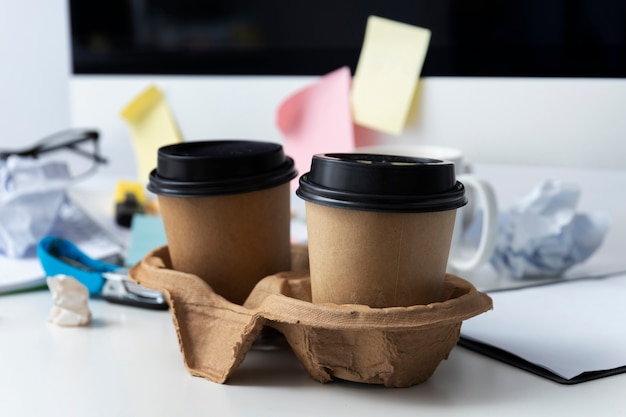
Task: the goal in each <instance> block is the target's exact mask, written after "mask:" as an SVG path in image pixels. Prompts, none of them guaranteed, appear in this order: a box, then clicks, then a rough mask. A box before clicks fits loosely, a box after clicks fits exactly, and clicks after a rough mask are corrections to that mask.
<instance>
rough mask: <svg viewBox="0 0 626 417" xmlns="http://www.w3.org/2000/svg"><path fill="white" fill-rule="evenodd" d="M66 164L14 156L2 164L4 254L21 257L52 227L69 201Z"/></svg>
mask: <svg viewBox="0 0 626 417" xmlns="http://www.w3.org/2000/svg"><path fill="white" fill-rule="evenodd" d="M69 183H70V174H69V171H68V168H67V166H66V164H65V163H62V162H53V161H50V162H40V161H39V160H37V159H32V158H21V157H18V156H15V155H12V156H10V157H9V158H8V159H7V161H6V162H4V163H2V164H0V253H1V254H3V255H5V256H7V257H10V258H21V257H24V256H25V255H26V254H27V251H28V250H29V249H31V248H34V246H35V245H36V244H37V242H38V241H39V239H41V238H42V237H43V236H44V235H45V234H46V233H48V231H49V230H50V229H51V228H52V226H53V224H54V222H55V220H56V219H57V215H58V212H59V209H60V207H61V205H62V204H63V202H64V201H65V198H66V195H65V191H66V189H67V186H68V185H69Z"/></svg>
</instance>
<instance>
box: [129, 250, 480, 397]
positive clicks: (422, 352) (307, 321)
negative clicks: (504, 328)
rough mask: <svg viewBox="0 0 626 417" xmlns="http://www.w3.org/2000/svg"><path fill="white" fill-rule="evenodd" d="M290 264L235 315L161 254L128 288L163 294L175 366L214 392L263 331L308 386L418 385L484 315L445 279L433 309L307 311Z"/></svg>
mask: <svg viewBox="0 0 626 417" xmlns="http://www.w3.org/2000/svg"><path fill="white" fill-rule="evenodd" d="M292 254H293V256H292V271H287V272H281V273H278V274H275V275H272V276H268V277H266V278H264V279H262V280H261V281H260V282H259V283H258V284H257V286H256V287H255V288H254V290H253V291H252V293H251V294H250V296H249V297H248V299H247V300H246V302H245V303H244V304H243V305H238V304H234V303H231V302H230V301H228V300H226V299H225V298H224V297H222V296H220V295H219V294H216V293H215V292H214V291H213V290H212V289H211V287H210V286H209V285H208V284H207V283H205V282H204V281H203V280H202V279H201V278H200V277H198V276H195V275H192V274H187V273H183V272H178V271H175V270H173V269H171V262H170V258H169V252H168V248H167V246H163V247H160V248H157V249H155V250H153V251H152V252H151V253H149V254H148V255H147V256H146V257H145V258H144V259H143V260H142V261H141V262H139V263H138V264H137V265H135V266H134V267H133V269H132V271H131V278H132V279H133V280H134V281H135V282H137V283H139V284H141V285H144V286H146V287H149V288H154V289H157V290H160V291H162V292H163V293H164V294H165V296H166V298H167V300H168V302H169V306H170V313H171V314H172V319H173V322H174V326H175V328H176V332H177V335H178V341H179V344H180V348H181V352H182V355H183V361H184V363H185V366H186V367H187V369H188V371H189V372H190V373H191V374H192V375H194V376H199V377H203V378H206V379H208V380H210V381H213V382H217V383H224V382H226V381H227V380H228V378H229V377H230V376H231V375H232V374H233V372H234V371H235V370H236V369H237V367H238V366H239V365H240V364H241V362H242V361H243V360H244V357H245V355H246V353H247V352H248V351H249V350H250V348H251V347H252V345H253V343H254V341H255V339H257V337H258V336H259V335H260V334H261V331H262V330H263V328H264V327H266V326H267V327H270V328H273V329H275V330H277V331H278V332H280V333H281V334H282V335H283V336H284V337H285V339H286V341H287V343H288V344H289V346H290V347H291V349H292V350H293V352H294V354H295V355H296V357H297V358H298V360H299V361H300V362H301V363H302V364H303V365H304V367H305V369H306V371H307V372H308V373H309V375H310V376H311V377H312V378H313V379H315V380H316V381H319V382H322V383H325V382H329V381H331V380H333V379H335V378H339V379H344V380H349V381H354V382H362V383H369V384H383V385H385V386H390V387H406V386H410V385H415V384H419V383H421V382H424V381H426V380H427V379H428V378H430V376H431V375H432V374H433V373H434V371H435V369H436V368H437V366H438V365H439V363H440V362H441V361H442V360H443V359H446V358H447V357H448V354H449V353H450V351H451V350H452V348H453V347H454V346H455V345H456V343H457V341H458V340H459V336H460V330H461V324H462V322H463V320H466V319H469V318H471V317H473V316H476V315H479V314H481V313H483V312H485V311H487V310H490V309H491V308H492V301H491V298H489V296H487V295H486V294H484V293H482V292H479V291H477V290H476V288H474V286H473V285H472V284H470V283H469V282H467V281H465V280H463V279H461V278H459V277H457V276H454V275H451V274H448V275H446V277H445V283H444V291H443V296H442V301H441V302H437V303H432V304H428V305H416V306H411V307H390V308H370V307H368V306H363V305H347V304H346V305H336V304H323V305H317V304H312V303H311V301H310V300H311V286H310V279H309V273H308V261H307V259H308V257H307V253H306V247H302V246H298V245H296V246H294V247H293V249H292Z"/></svg>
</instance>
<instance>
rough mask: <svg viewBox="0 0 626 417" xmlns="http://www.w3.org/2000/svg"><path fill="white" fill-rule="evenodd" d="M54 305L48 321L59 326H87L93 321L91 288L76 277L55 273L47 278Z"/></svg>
mask: <svg viewBox="0 0 626 417" xmlns="http://www.w3.org/2000/svg"><path fill="white" fill-rule="evenodd" d="M46 283H47V284H48V288H50V292H52V301H53V302H54V306H53V307H52V311H51V312H50V315H49V316H48V322H50V323H52V324H56V325H59V326H87V325H88V324H89V323H91V311H89V290H88V289H87V287H86V286H85V285H84V284H82V283H81V282H80V281H78V280H77V279H76V278H74V277H71V276H69V275H55V276H53V277H48V278H47V279H46Z"/></svg>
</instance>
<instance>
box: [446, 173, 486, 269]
mask: <svg viewBox="0 0 626 417" xmlns="http://www.w3.org/2000/svg"><path fill="white" fill-rule="evenodd" d="M457 180H458V181H460V182H461V183H463V185H465V186H469V187H471V188H473V189H474V190H475V195H476V198H477V200H478V202H479V203H480V206H481V207H482V209H483V214H482V215H483V222H482V229H481V234H480V243H479V244H478V249H476V252H475V253H474V254H473V255H472V256H471V257H469V258H461V257H452V254H450V255H451V256H450V259H449V260H448V265H449V266H450V267H451V268H452V269H453V270H454V271H459V272H470V271H474V270H476V269H478V268H479V267H481V266H482V265H484V264H485V263H486V262H488V261H489V259H490V258H491V256H492V255H493V252H494V250H495V247H496V239H497V237H498V204H497V201H496V194H495V192H494V190H493V187H492V186H491V185H490V184H489V183H488V182H487V181H485V180H483V179H481V178H478V177H476V176H475V175H472V174H461V175H458V176H457ZM457 224H459V223H457ZM459 232H461V231H459Z"/></svg>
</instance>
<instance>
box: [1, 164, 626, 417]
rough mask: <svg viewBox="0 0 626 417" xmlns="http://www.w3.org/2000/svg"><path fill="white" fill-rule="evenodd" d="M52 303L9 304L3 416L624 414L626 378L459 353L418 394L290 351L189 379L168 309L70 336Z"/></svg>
mask: <svg viewBox="0 0 626 417" xmlns="http://www.w3.org/2000/svg"><path fill="white" fill-rule="evenodd" d="M478 172H484V173H485V175H486V176H488V174H490V173H491V174H493V173H494V172H495V171H492V170H491V168H487V169H485V170H478ZM498 172H501V171H498ZM546 172H547V171H541V170H539V171H533V174H532V175H530V174H529V175H528V176H526V175H524V176H523V180H522V181H521V182H519V183H516V184H518V185H520V184H521V185H523V184H524V183H525V182H528V184H529V186H533V185H534V183H535V176H536V177H537V178H540V177H542V176H543V175H544V174H546ZM616 175H617V177H619V178H618V179H619V181H618V183H619V182H621V183H622V184H623V183H624V180H625V179H626V172H618V173H616ZM496 177H497V178H498V180H494V186H496V188H498V187H499V184H500V183H502V181H504V179H506V178H507V175H504V176H502V175H500V174H499V175H498V176H496ZM496 177H494V178H496ZM585 178H588V180H589V181H592V183H593V184H594V185H595V186H596V188H597V187H598V184H597V183H596V182H594V181H595V180H594V178H593V175H592V176H591V178H590V177H589V176H585ZM589 178H590V179H589ZM596 179H597V178H596ZM585 181H587V180H585ZM511 191H512V190H511ZM523 191H527V190H523ZM613 191H616V190H615V189H613ZM624 199H626V196H620V197H619V200H618V201H617V202H618V203H620V204H621V203H623V202H624ZM612 201H613V202H615V201H616V200H612ZM584 204H585V206H589V207H592V206H593V201H590V202H587V200H586V199H585V203H584ZM620 207H623V208H624V207H626V204H623V205H621V206H620ZM621 210H623V209H621ZM620 227H621V226H620ZM618 230H619V231H620V233H621V232H622V231H624V229H618ZM621 236H626V234H622V235H621ZM609 237H610V236H609ZM610 238H611V239H616V238H613V237H610ZM622 241H623V239H622ZM3 273H8V271H3ZM51 306H52V301H51V297H50V294H49V293H48V292H47V291H45V290H42V291H34V292H27V293H22V294H14V295H4V296H0V415H2V416H106V417H111V416H150V417H153V416H154V417H156V416H172V415H173V416H195V415H219V416H265V415H267V416H282V415H285V416H287V415H289V416H296V415H307V416H308V415H311V416H312V415H378V416H380V415H393V416H404V415H406V416H416V415H425V416H463V417H467V416H474V415H476V416H483V417H486V416H529V415H535V416H547V415H550V416H552V415H567V416H583V415H585V416H586V415H598V416H606V415H611V416H616V415H624V416H626V401H624V399H623V395H624V392H626V374H621V375H616V376H611V377H607V378H603V379H599V380H595V381H590V382H585V383H582V384H578V385H570V386H567V385H560V384H557V383H554V382H551V381H549V380H547V379H543V378H541V377H538V376H535V375H533V374H530V373H528V372H525V371H521V370H519V369H517V368H514V367H512V366H509V365H506V364H503V363H500V362H497V361H495V360H492V359H489V358H487V357H484V356H481V355H479V354H477V353H474V352H472V351H469V350H466V349H464V348H461V347H455V348H454V349H453V350H452V352H451V354H450V357H449V359H448V360H445V361H443V362H442V363H441V364H440V366H439V367H438V368H437V370H436V371H435V374H434V375H433V376H432V377H431V378H430V379H429V380H428V381H426V382H425V383H423V384H420V385H417V386H413V387H409V388H384V387H381V386H371V385H365V384H356V383H349V382H342V381H336V382H331V383H328V384H320V383H318V382H316V381H314V380H312V379H311V378H310V377H309V375H308V374H307V373H306V372H305V371H304V369H303V367H302V366H301V364H300V363H299V362H298V360H297V359H296V358H295V356H294V355H293V354H292V353H291V351H290V350H289V349H288V348H282V349H277V350H261V349H253V350H251V351H250V352H249V353H248V355H247V356H246V359H245V360H244V362H243V363H242V364H241V366H240V367H239V368H238V369H237V371H236V372H235V374H234V375H233V376H232V378H231V379H230V380H229V381H228V383H227V384H223V385H220V384H215V383H213V382H210V381H208V380H205V379H202V378H199V377H193V376H191V375H190V374H189V373H188V372H187V370H186V368H185V367H184V365H183V362H182V356H181V354H180V351H179V347H178V341H177V338H176V333H175V331H174V327H173V324H172V320H171V317H170V314H169V313H168V312H167V311H151V310H142V309H138V308H133V307H126V306H119V305H114V304H110V303H107V302H106V301H103V300H99V299H92V300H91V301H90V308H91V311H92V314H93V317H94V319H93V323H92V325H91V326H90V327H85V328H62V327H57V326H54V325H51V324H48V323H47V322H46V319H47V317H48V314H49V312H50V309H51Z"/></svg>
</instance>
